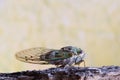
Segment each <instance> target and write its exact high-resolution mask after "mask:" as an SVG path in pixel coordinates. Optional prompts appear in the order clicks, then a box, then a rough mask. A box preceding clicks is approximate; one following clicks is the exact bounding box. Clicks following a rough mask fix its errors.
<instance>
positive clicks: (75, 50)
mask: <svg viewBox="0 0 120 80" xmlns="http://www.w3.org/2000/svg"><path fill="white" fill-rule="evenodd" d="M61 50H62V51H66V52H71V53H73V54H75V55H79V54H82V53H83V51H82V50H81V49H80V48H77V47H73V46H66V47H62V48H61Z"/></svg>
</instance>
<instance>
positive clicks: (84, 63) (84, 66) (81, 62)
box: [78, 60, 86, 67]
mask: <svg viewBox="0 0 120 80" xmlns="http://www.w3.org/2000/svg"><path fill="white" fill-rule="evenodd" d="M82 62H83V65H84V67H86V65H85V61H84V60H82V61H81V62H80V63H79V64H78V67H79V66H80V64H81V63H82Z"/></svg>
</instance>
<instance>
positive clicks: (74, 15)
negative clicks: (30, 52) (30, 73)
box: [0, 0, 120, 72]
mask: <svg viewBox="0 0 120 80" xmlns="http://www.w3.org/2000/svg"><path fill="white" fill-rule="evenodd" d="M68 45H72V46H76V47H80V48H82V49H83V50H84V51H85V52H86V53H87V56H86V59H85V60H86V66H92V67H94V66H104V65H120V0H19V1H18V0H0V72H15V71H23V70H34V69H36V70H37V69H45V68H50V67H54V66H52V65H47V66H45V65H35V64H29V63H23V62H20V61H18V60H16V58H15V56H14V55H15V53H16V52H18V51H20V50H23V49H27V48H32V47H47V48H55V49H59V48H61V47H63V46H68Z"/></svg>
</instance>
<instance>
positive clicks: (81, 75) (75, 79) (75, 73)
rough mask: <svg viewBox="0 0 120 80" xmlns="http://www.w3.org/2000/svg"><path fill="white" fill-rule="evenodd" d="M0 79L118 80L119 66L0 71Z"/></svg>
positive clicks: (119, 79)
mask: <svg viewBox="0 0 120 80" xmlns="http://www.w3.org/2000/svg"><path fill="white" fill-rule="evenodd" d="M0 80H120V67H119V66H103V67H94V68H93V67H68V68H65V69H64V68H50V69H46V70H42V71H41V70H39V71H36V70H34V71H21V72H14V73H0Z"/></svg>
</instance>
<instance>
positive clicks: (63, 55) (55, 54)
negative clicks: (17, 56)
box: [40, 50, 72, 65]
mask: <svg viewBox="0 0 120 80" xmlns="http://www.w3.org/2000/svg"><path fill="white" fill-rule="evenodd" d="M70 57H72V53H68V52H63V51H61V50H53V51H50V52H48V53H47V54H45V55H40V59H41V61H47V62H48V63H49V64H54V65H62V64H64V60H65V59H68V58H70Z"/></svg>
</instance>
